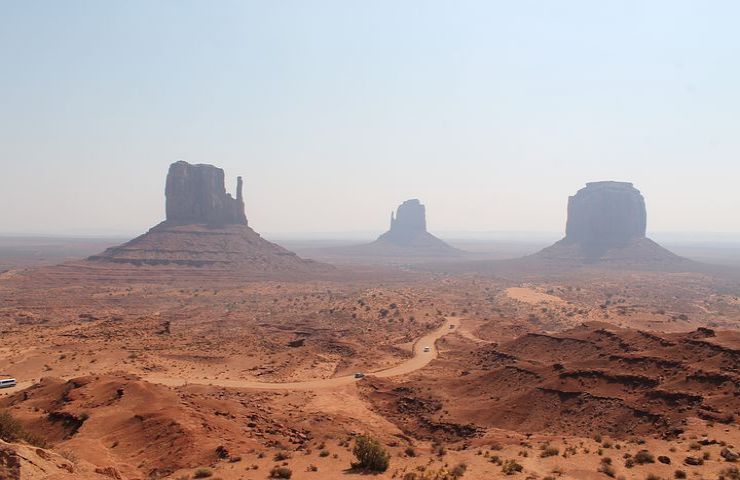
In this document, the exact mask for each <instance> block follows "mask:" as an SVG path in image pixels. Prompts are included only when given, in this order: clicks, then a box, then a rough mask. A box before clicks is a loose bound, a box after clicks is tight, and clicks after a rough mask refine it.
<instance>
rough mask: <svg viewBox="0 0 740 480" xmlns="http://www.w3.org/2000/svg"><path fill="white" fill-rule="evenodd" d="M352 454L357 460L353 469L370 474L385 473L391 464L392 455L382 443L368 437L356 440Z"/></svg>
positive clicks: (353, 463) (353, 464)
mask: <svg viewBox="0 0 740 480" xmlns="http://www.w3.org/2000/svg"><path fill="white" fill-rule="evenodd" d="M352 454H353V455H354V456H355V458H357V461H356V462H352V468H353V469H356V470H363V471H368V472H385V471H386V470H388V465H389V464H390V458H391V456H390V454H389V453H388V452H387V451H386V450H385V449H384V448H383V446H382V445H381V444H380V442H379V441H378V440H376V439H374V438H372V437H369V436H367V435H360V436H359V437H357V439H356V440H355V447H354V448H353V449H352Z"/></svg>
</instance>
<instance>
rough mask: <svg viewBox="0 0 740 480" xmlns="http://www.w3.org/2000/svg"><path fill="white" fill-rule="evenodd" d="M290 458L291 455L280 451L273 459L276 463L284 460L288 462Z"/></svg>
mask: <svg viewBox="0 0 740 480" xmlns="http://www.w3.org/2000/svg"><path fill="white" fill-rule="evenodd" d="M289 458H290V453H288V452H285V451H282V450H281V451H279V452H277V453H276V454H275V456H273V457H272V459H273V460H274V461H276V462H282V461H284V460H287V459H289Z"/></svg>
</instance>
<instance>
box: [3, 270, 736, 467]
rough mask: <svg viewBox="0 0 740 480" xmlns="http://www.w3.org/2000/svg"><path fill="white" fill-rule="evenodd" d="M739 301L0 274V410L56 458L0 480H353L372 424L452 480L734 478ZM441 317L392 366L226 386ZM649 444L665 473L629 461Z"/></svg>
mask: <svg viewBox="0 0 740 480" xmlns="http://www.w3.org/2000/svg"><path fill="white" fill-rule="evenodd" d="M267 273H269V272H267ZM738 294H740V290H739V289H738V285H737V283H733V280H731V279H727V278H725V277H715V276H712V275H708V274H704V273H696V272H694V273H691V272H689V273H680V272H674V273H665V272H645V271H639V272H638V271H635V272H625V271H614V270H604V271H601V272H599V271H595V270H590V271H588V272H581V273H579V274H577V275H575V274H563V275H560V276H557V277H554V276H552V275H548V276H542V277H540V278H538V277H536V276H531V275H529V274H528V277H527V279H526V281H525V282H523V281H521V280H513V279H504V278H501V277H496V276H493V275H490V274H470V273H468V274H462V273H460V274H444V273H424V272H419V271H416V272H411V271H404V270H400V269H385V270H379V269H375V268H369V267H368V268H362V269H360V268H357V269H353V270H351V271H350V270H346V269H341V268H336V269H330V270H329V271H327V272H319V273H316V272H303V273H295V274H291V275H288V276H287V277H286V276H282V275H281V274H280V272H278V274H277V275H266V276H265V275H257V274H254V275H246V274H244V272H242V273H241V274H234V273H233V272H232V271H229V270H228V269H224V268H208V266H202V267H195V266H192V265H179V264H169V265H136V264H134V263H115V262H114V263H111V262H105V261H102V262H99V261H97V262H75V263H70V264H65V265H63V266H60V267H44V268H39V269H22V268H18V269H15V270H10V271H7V272H5V273H3V274H2V275H1V276H0V337H1V338H2V345H0V374H4V375H9V376H13V377H15V378H17V379H18V380H19V382H20V385H19V387H18V388H15V389H7V390H3V391H0V411H5V410H7V411H8V412H10V413H11V414H12V415H13V417H15V418H16V419H17V420H18V421H19V422H20V423H21V424H22V425H23V428H24V429H25V430H26V431H27V432H30V433H31V434H34V435H35V437H33V436H31V437H28V438H35V440H34V441H36V442H37V443H38V444H40V447H33V446H30V445H29V444H28V443H27V442H24V440H22V439H20V440H14V441H11V442H2V443H0V478H3V480H4V478H5V477H7V478H34V479H35V478H39V479H41V478H52V479H57V478H58V479H67V478H82V479H102V480H105V478H106V477H107V478H121V479H128V480H131V479H146V478H171V479H180V478H192V477H193V475H194V473H195V471H196V470H197V469H198V468H208V469H210V470H211V471H212V472H213V476H214V478H218V477H220V478H223V479H226V480H236V479H251V480H257V479H265V478H268V475H269V471H270V470H271V469H272V468H273V467H274V466H276V465H283V464H285V465H284V466H286V467H288V468H290V469H291V470H292V471H293V477H292V478H294V479H296V478H297V479H305V478H309V479H310V478H315V479H319V478H320V479H339V478H352V476H353V475H354V474H353V473H352V472H350V471H349V470H348V467H349V465H350V462H351V461H352V454H351V447H352V445H353V438H354V436H356V435H357V434H362V433H366V434H370V435H372V436H374V437H377V438H378V439H379V440H380V441H381V442H382V443H383V444H384V445H385V447H386V448H387V449H388V450H389V451H390V452H391V467H390V469H389V470H388V471H387V472H386V473H384V474H381V475H380V476H379V477H378V478H405V479H406V480H409V479H414V478H416V479H417V480H419V479H421V478H437V479H445V478H447V479H450V478H452V477H451V476H449V475H451V474H449V475H448V476H446V477H445V475H446V473H445V472H448V473H449V472H450V471H451V470H453V469H454V467H456V466H457V465H459V464H465V465H466V466H467V468H466V470H465V473H464V476H463V478H469V479H489V478H500V477H506V476H507V475H506V474H505V473H504V472H503V468H504V463H505V462H506V461H515V462H517V463H518V464H520V465H521V466H522V469H523V471H522V472H521V473H515V474H514V476H515V477H516V478H522V479H524V478H544V477H558V476H562V477H567V478H578V479H598V478H602V479H606V478H608V475H607V474H606V473H605V472H609V473H610V474H613V475H615V476H617V477H619V476H623V477H625V478H630V479H632V478H635V479H640V480H642V479H644V478H646V477H647V476H648V475H649V474H653V475H656V476H659V477H661V478H666V479H667V478H672V477H673V476H674V472H675V471H676V470H683V471H685V472H686V473H687V474H688V476H689V477H690V478H717V477H718V476H719V475H720V474H722V475H724V476H725V478H730V477H731V476H732V475H733V473H732V471H728V469H730V468H732V467H733V466H734V465H737V464H735V463H733V462H730V461H728V460H727V459H728V458H729V457H731V456H732V455H731V454H732V453H733V452H737V450H738V448H739V447H740V432H739V431H738V428H737V420H736V419H737V418H738V416H739V415H740V401H739V400H738V398H740V391H739V390H738V389H739V388H740V372H739V371H738V370H739V369H740V362H739V361H738V352H739V349H740V334H738V327H739V326H740V299H738ZM446 317H454V318H458V319H459V322H460V324H459V326H455V325H452V327H453V328H449V332H448V333H447V334H446V335H444V336H441V337H440V339H439V340H438V341H437V343H436V349H435V351H436V350H438V351H439V356H438V357H437V358H436V359H434V360H432V361H431V362H430V363H428V364H427V361H423V362H420V363H419V364H418V365H416V363H414V365H415V366H414V368H409V369H402V371H399V372H398V373H399V375H394V376H390V377H388V378H379V377H376V376H373V375H368V376H367V377H366V378H364V379H362V380H359V381H357V382H351V383H342V384H341V385H337V386H335V387H332V388H295V389H290V388H288V389H281V390H265V389H261V388H244V387H237V386H234V385H254V384H261V383H263V382H272V383H286V382H290V383H301V384H302V385H303V387H305V385H306V384H305V382H309V383H310V382H313V381H317V380H322V379H330V378H338V377H343V376H346V375H353V374H354V373H355V372H364V373H367V374H369V373H370V372H373V371H380V370H384V369H388V368H392V367H394V366H398V365H404V364H407V365H408V364H409V363H407V362H408V361H409V359H410V358H412V356H413V355H417V354H418V352H419V348H422V349H423V348H424V347H425V346H428V347H430V349H431V348H435V345H422V344H419V343H415V342H416V341H417V340H418V339H420V338H423V337H424V336H425V335H428V334H430V333H431V332H434V331H436V330H437V329H439V328H440V326H442V325H443V324H444V322H445V318H446ZM445 328H448V327H445ZM427 338H428V337H427ZM415 345H416V346H415ZM422 353H423V350H422ZM416 368H418V369H416ZM167 378H169V379H173V378H175V379H182V380H183V382H179V383H177V384H176V385H166V384H164V383H167V382H164V381H160V380H158V379H167ZM181 383H184V384H181ZM319 384H321V385H323V384H322V383H321V382H317V383H316V385H319ZM228 385H231V386H228ZM312 385H313V384H312ZM641 450H647V451H648V452H649V453H650V454H651V455H652V456H654V457H655V461H654V462H653V463H644V464H639V463H638V464H635V465H631V461H630V460H629V459H630V458H634V456H635V455H636V454H637V453H638V452H639V451H641ZM555 451H556V452H555ZM282 452H284V454H283V453H282ZM554 452H555V453H554ZM728 452H729V453H728ZM626 456H627V457H626ZM643 456H644V455H643ZM659 456H660V457H662V456H665V457H666V458H668V459H669V460H670V464H668V463H662V462H661V461H658V457H659ZM283 457H285V458H283ZM281 458H282V459H281ZM604 458H609V459H610V460H609V461H610V462H611V466H612V468H613V471H611V470H609V469H608V468H605V467H604V465H607V464H608V463H605V461H602V460H603V459H604ZM687 458H689V460H686V459H687ZM699 460H700V461H699ZM662 461H665V459H663V460H662ZM693 463H696V464H695V465H694V464H693ZM509 464H510V463H509ZM16 466H17V467H18V468H17V469H16ZM313 467H315V469H317V471H316V470H315V469H314V468H313ZM460 468H462V467H460ZM460 468H458V470H457V471H458V472H459V471H460ZM3 469H4V470H3ZM16 471H17V472H21V473H18V474H17V475H21V474H22V475H25V476H20V477H19V476H17V475H16ZM723 471H724V472H725V473H721V472H723ZM728 472H729V473H728ZM411 473H413V474H415V475H416V477H414V476H411V475H410V474H411ZM2 475H4V476H5V477H3V476H2ZM14 475H15V476H14ZM424 475H426V477H424Z"/></svg>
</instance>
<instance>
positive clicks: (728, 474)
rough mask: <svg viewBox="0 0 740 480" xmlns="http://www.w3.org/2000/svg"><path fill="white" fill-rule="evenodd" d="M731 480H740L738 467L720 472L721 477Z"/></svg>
mask: <svg viewBox="0 0 740 480" xmlns="http://www.w3.org/2000/svg"><path fill="white" fill-rule="evenodd" d="M719 478H724V479H729V480H740V469H738V468H737V467H728V468H725V469H724V470H722V471H721V472H720V477H719Z"/></svg>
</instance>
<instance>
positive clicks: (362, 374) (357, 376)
mask: <svg viewBox="0 0 740 480" xmlns="http://www.w3.org/2000/svg"><path fill="white" fill-rule="evenodd" d="M355 378H365V374H364V373H361V372H357V373H355Z"/></svg>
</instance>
